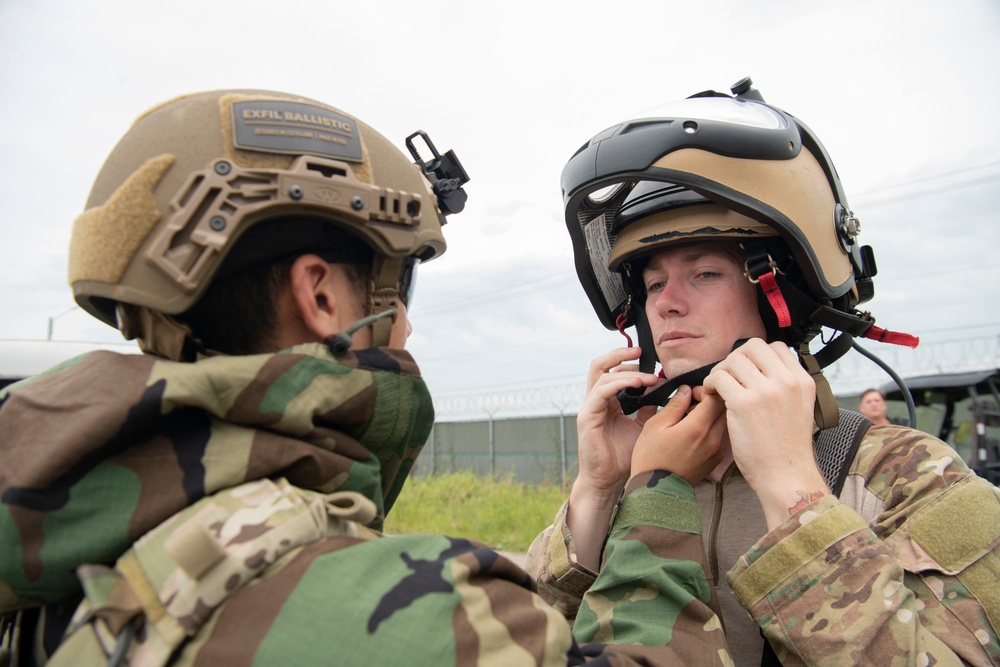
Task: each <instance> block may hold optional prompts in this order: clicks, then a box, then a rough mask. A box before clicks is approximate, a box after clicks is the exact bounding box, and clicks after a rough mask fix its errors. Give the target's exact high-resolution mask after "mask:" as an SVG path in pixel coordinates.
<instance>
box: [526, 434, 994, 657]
mask: <svg viewBox="0 0 1000 667" xmlns="http://www.w3.org/2000/svg"><path fill="white" fill-rule="evenodd" d="M696 492H697V498H698V503H699V505H700V506H701V511H702V522H703V523H704V525H705V526H707V527H708V529H707V531H706V533H705V536H704V545H703V546H704V549H705V550H706V551H708V555H709V558H708V560H709V562H710V570H711V571H712V575H713V576H712V577H711V580H714V581H716V587H717V588H718V589H719V595H720V606H721V609H722V619H723V622H724V624H725V627H726V632H727V636H728V641H729V645H730V649H731V651H732V654H733V659H734V660H735V662H736V664H738V665H754V666H756V665H760V664H761V651H762V648H763V640H762V639H761V636H760V634H761V630H763V634H764V635H765V636H766V637H767V639H768V640H769V641H770V643H771V645H772V646H773V647H774V649H775V653H776V655H777V656H778V658H779V659H780V660H781V662H782V664H786V665H858V664H872V665H879V667H888V666H889V665H947V664H964V663H968V664H974V665H1000V640H998V633H997V630H998V628H1000V583H998V582H1000V549H998V545H1000V492H998V489H996V488H995V487H993V486H992V485H990V484H988V483H986V482H985V481H983V480H982V479H980V478H978V477H976V476H975V475H974V474H973V473H972V472H970V471H969V469H968V468H967V467H966V465H965V463H964V462H963V461H962V460H961V458H960V457H959V456H958V455H957V454H956V453H955V452H954V450H952V449H951V448H950V447H948V446H947V445H946V444H944V443H943V442H941V441H940V440H938V439H936V438H933V437H930V436H928V435H927V434H925V433H922V432H920V431H916V430H914V429H910V428H906V427H902V426H875V427H872V428H870V429H869V431H868V432H867V433H866V434H865V436H864V438H863V440H862V442H861V445H860V447H859V449H858V453H857V455H856V456H855V459H854V461H853V463H852V464H851V467H850V470H849V474H848V477H847V481H846V483H845V485H844V488H843V491H842V492H841V495H840V498H839V500H838V499H837V498H834V497H831V496H827V497H823V498H820V499H819V500H817V501H814V502H812V503H810V504H809V505H807V506H806V507H804V508H802V509H801V510H800V511H798V512H797V513H796V514H794V515H793V516H791V517H790V518H789V519H788V520H787V521H785V522H784V523H783V524H782V525H780V526H778V527H777V528H776V529H775V530H773V531H771V532H767V529H766V523H765V521H764V517H763V511H762V509H761V508H760V505H759V502H758V501H757V500H756V495H755V494H754V493H753V491H752V490H751V489H750V487H749V486H748V485H747V484H746V482H745V480H744V479H743V478H742V477H741V476H740V475H739V471H738V470H737V469H736V468H735V465H734V466H732V467H731V468H730V469H729V471H727V473H726V474H725V475H724V476H723V478H722V480H721V481H720V483H719V484H715V483H713V482H710V481H705V482H702V483H701V484H699V485H698V487H697V488H696ZM765 533H766V534H765ZM671 553H672V554H675V555H676V557H680V558H686V559H693V560H694V559H698V558H699V556H697V555H695V554H692V553H691V545H690V544H689V543H687V542H684V543H678V544H677V545H674V546H672V547H668V548H666V549H665V550H664V552H663V555H664V556H665V557H669V555H670V554H671ZM527 567H528V570H529V571H530V572H532V573H533V574H534V575H535V576H536V577H537V578H538V586H539V589H540V591H541V594H542V596H543V597H545V598H546V599H547V600H549V601H550V602H552V603H553V604H555V605H556V606H557V607H558V608H559V609H560V610H562V611H563V612H564V613H566V614H567V616H568V617H570V618H572V617H573V616H574V614H575V613H576V608H577V604H578V603H579V600H580V596H581V595H582V594H583V593H584V592H585V591H587V590H588V589H589V588H590V586H591V585H592V584H591V582H595V579H596V581H598V582H599V581H600V579H601V577H603V571H602V573H601V576H600V577H598V576H596V575H595V574H594V573H592V572H589V571H588V570H587V569H586V568H584V567H582V566H581V565H579V564H578V563H576V562H575V557H574V553H573V540H572V536H571V535H570V533H569V530H568V527H567V525H566V522H565V508H563V511H561V512H560V514H559V515H558V516H557V518H556V522H555V524H554V525H553V526H552V527H550V528H549V529H547V530H546V531H545V532H544V533H543V534H542V535H540V536H539V538H538V539H536V541H535V543H534V544H533V545H532V548H531V550H530V551H529V558H528V566H527ZM720 568H722V571H723V572H725V571H726V569H728V570H729V571H728V574H727V576H726V578H725V579H721V578H720V577H719V571H720ZM564 582H569V585H567V584H566V583H564ZM595 585H596V584H595ZM730 589H731V590H730ZM730 593H733V594H735V597H734V596H733V595H731V594H730ZM741 605H742V607H741ZM743 608H745V609H747V610H749V611H750V613H751V614H752V618H750V616H748V615H747V614H746V612H745V611H743ZM583 614H584V611H583V608H581V610H580V613H579V614H578V615H576V618H577V623H578V624H579V623H580V622H581V620H582V619H583Z"/></svg>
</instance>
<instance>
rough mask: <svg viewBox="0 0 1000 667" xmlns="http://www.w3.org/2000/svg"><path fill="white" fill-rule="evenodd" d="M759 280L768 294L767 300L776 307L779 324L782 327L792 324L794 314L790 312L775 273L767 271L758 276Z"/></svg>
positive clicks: (772, 306) (775, 311) (775, 312)
mask: <svg viewBox="0 0 1000 667" xmlns="http://www.w3.org/2000/svg"><path fill="white" fill-rule="evenodd" d="M757 281H758V282H759V283H760V286H761V287H762V288H763V290H764V294H765V295H767V301H768V303H770V304H771V308H773V309H774V314H775V315H777V316H778V326H779V327H781V328H782V329H784V328H786V327H790V326H792V314H791V313H789V312H788V304H787V303H785V297H784V296H782V295H781V290H780V289H779V288H778V282H777V281H776V280H775V279H774V274H773V273H771V272H770V271H765V272H764V273H762V274H761V275H760V277H759V278H757Z"/></svg>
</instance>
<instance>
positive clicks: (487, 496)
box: [385, 472, 569, 552]
mask: <svg viewBox="0 0 1000 667" xmlns="http://www.w3.org/2000/svg"><path fill="white" fill-rule="evenodd" d="M568 495H569V493H568V491H564V490H563V489H562V488H560V487H559V485H557V484H555V485H547V484H546V485H534V484H532V485H528V484H521V483H517V482H514V481H512V480H511V479H510V478H505V479H483V478H480V477H476V476H475V475H473V474H472V473H470V472H454V473H448V474H446V475H436V476H434V477H429V478H411V479H409V480H407V482H406V486H404V487H403V491H402V492H401V493H400V494H399V498H398V499H397V500H396V503H395V505H393V507H392V511H391V512H390V513H389V516H388V517H387V518H386V521H385V532H386V533H390V534H396V535H400V534H412V533H438V534H443V535H448V536H451V537H466V538H471V539H476V540H480V541H482V542H485V543H486V544H488V545H489V546H491V547H493V548H494V549H498V550H503V551H518V552H524V551H527V550H528V546H529V545H530V544H531V541H532V540H534V539H535V536H536V535H538V533H540V532H542V530H544V529H545V528H546V527H547V526H548V525H549V524H551V523H552V520H553V519H554V518H555V516H556V512H557V511H558V510H559V507H560V506H561V505H562V504H563V502H564V501H565V500H566V498H567V496H568Z"/></svg>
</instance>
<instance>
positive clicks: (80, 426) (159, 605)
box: [0, 344, 732, 665]
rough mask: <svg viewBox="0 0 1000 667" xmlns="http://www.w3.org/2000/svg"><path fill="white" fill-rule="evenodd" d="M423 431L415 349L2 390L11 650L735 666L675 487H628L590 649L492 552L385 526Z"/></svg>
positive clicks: (427, 415)
mask: <svg viewBox="0 0 1000 667" xmlns="http://www.w3.org/2000/svg"><path fill="white" fill-rule="evenodd" d="M432 422H433V409H432V406H431V402H430V397H429V394H428V392H427V389H426V387H425V385H424V383H423V381H422V380H421V379H420V377H419V375H418V371H417V368H416V366H415V364H414V363H413V361H412V359H411V358H410V356H409V355H408V354H407V353H405V352H402V351H393V350H383V349H377V350H363V351H360V352H356V353H354V352H352V353H348V354H346V355H344V356H342V357H338V358H334V357H332V356H331V355H330V354H329V352H328V351H327V350H326V348H325V347H324V346H322V345H319V344H307V345H301V346H297V347H295V348H292V349H290V350H286V351H283V352H281V353H277V354H264V355H255V356H245V357H226V356H218V357H210V358H204V359H201V360H199V361H197V362H194V363H178V362H171V361H164V360H162V359H159V358H157V357H153V356H147V355H117V354H113V353H110V352H95V353H91V354H89V355H86V356H84V357H80V358H78V359H75V360H72V361H70V362H67V363H65V364H62V365H60V366H59V367H57V368H55V369H53V370H52V371H50V372H48V373H46V374H45V375H43V376H40V377H38V378H34V379H32V380H29V381H25V382H22V383H20V384H18V385H14V386H13V387H10V388H8V389H7V390H5V391H4V392H3V393H2V394H0V498H2V504H0V614H6V615H7V618H8V619H10V618H11V617H12V614H13V612H15V611H18V610H20V611H21V614H20V616H19V625H18V626H17V627H16V630H17V632H19V633H20V635H17V634H16V633H15V632H13V630H11V634H9V635H8V637H7V640H8V643H9V642H10V639H11V638H12V637H15V636H16V637H18V638H19V639H20V642H21V646H22V648H23V647H24V646H33V647H34V652H35V653H36V656H35V657H36V658H37V659H39V661H40V662H45V660H46V658H47V655H48V654H51V652H52V651H53V650H54V649H55V648H56V647H57V646H59V644H60V637H61V633H62V629H63V628H65V627H66V626H67V625H68V627H69V630H68V637H67V638H66V639H65V641H63V643H62V644H61V646H59V650H57V651H56V652H55V653H54V655H52V657H51V659H50V660H49V661H48V662H49V664H50V665H85V664H108V662H109V657H110V659H111V661H112V662H114V660H116V659H117V658H118V657H119V655H120V656H122V657H124V658H127V659H128V661H130V663H131V664H135V665H157V664H168V663H169V664H174V665H250V664H293V665H310V664H320V663H323V664H327V663H336V664H365V665H371V664H388V665H396V664H413V665H439V664H456V665H480V664H496V665H514V664H532V665H541V664H553V665H554V664H559V665H565V664H581V663H584V662H593V663H594V664H608V665H626V664H637V663H641V664H645V665H654V664H655V665H660V664H686V665H687V664H723V665H724V664H732V663H731V661H730V660H729V658H728V653H727V651H726V644H725V638H724V636H723V633H722V631H721V626H720V623H719V620H718V616H717V615H716V613H715V612H714V611H713V609H714V600H713V592H712V589H711V587H710V586H709V585H708V583H707V579H706V569H705V568H706V564H705V563H704V560H703V558H702V556H703V554H701V550H700V547H698V545H697V543H698V541H699V538H698V523H699V521H698V514H697V507H696V506H695V504H694V503H693V502H692V496H691V489H690V487H689V486H688V485H686V483H684V482H683V481H682V480H679V479H678V478H676V477H673V476H669V475H663V474H650V475H646V476H644V477H643V478H637V479H636V480H633V483H632V487H631V488H630V493H629V494H628V495H627V496H626V497H625V500H624V502H623V504H622V511H621V512H620V513H619V517H618V519H617V520H616V523H615V531H614V533H613V535H612V537H611V539H610V540H609V543H608V549H607V551H608V554H609V556H608V562H607V566H606V567H605V571H604V572H603V573H602V575H601V576H600V577H598V578H597V580H596V582H594V581H590V582H588V586H590V588H591V590H590V591H589V592H588V593H587V594H586V595H585V596H584V600H583V605H582V607H581V612H580V618H581V621H580V622H579V623H578V625H577V636H578V637H579V638H581V639H583V640H584V641H586V642H590V643H588V644H579V643H577V641H575V640H574V637H573V635H572V634H571V630H570V626H569V625H568V624H567V623H566V621H565V619H564V617H563V616H562V615H561V614H560V613H559V612H558V611H557V610H556V609H554V608H553V607H551V606H549V605H548V604H546V603H545V602H544V601H543V600H542V598H541V597H539V596H538V594H537V593H536V592H535V589H534V585H533V582H532V580H531V578H530V577H529V576H528V575H527V574H526V573H525V572H524V571H523V570H521V569H520V568H518V567H517V566H516V565H514V564H513V563H512V562H510V561H509V560H507V559H505V558H503V557H501V556H499V555H498V554H497V553H496V552H494V551H492V550H491V549H489V548H487V547H486V546H484V545H482V544H480V543H477V542H473V541H469V540H462V539H454V538H449V537H445V536H438V535H405V536H394V537H384V536H382V535H381V534H380V533H379V532H378V530H379V529H380V528H381V525H382V521H383V519H384V516H385V514H386V513H387V512H388V511H389V509H390V508H391V507H392V505H393V503H394V501H395V500H396V498H397V496H398V494H399V491H400V489H401V487H402V484H403V482H404V481H405V479H406V477H407V474H408V472H409V471H410V469H411V467H412V464H413V461H414V459H415V457H416V455H417V453H418V452H419V450H420V448H421V446H422V444H423V443H424V441H425V440H426V438H427V435H428V433H429V429H430V427H431V425H432ZM663 517H668V519H667V520H664V519H663ZM637 538H638V539H637ZM677 545H681V551H682V552H683V554H686V555H683V556H678V546H677ZM668 547H669V548H668ZM667 551H670V552H671V553H670V554H669V555H668V554H667ZM81 582H82V586H81ZM590 584H592V585H590ZM581 594H582V591H581ZM81 599H82V603H80V604H79V606H77V604H78V603H79V602H80V601H81ZM39 609H41V612H40V613H39V612H38V610H39ZM74 610H75V613H74ZM70 614H72V615H73V617H72V621H70V618H69V616H70ZM584 619H585V620H584ZM12 628H13V626H8V629H9V630H10V629H12ZM33 634H34V637H32V635H33Z"/></svg>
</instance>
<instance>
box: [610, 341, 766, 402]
mask: <svg viewBox="0 0 1000 667" xmlns="http://www.w3.org/2000/svg"><path fill="white" fill-rule="evenodd" d="M645 328H646V329H649V327H645ZM745 342H747V339H746V338H741V339H740V340H738V341H736V343H735V344H734V345H733V349H734V350H735V349H736V348H738V347H739V346H740V345H742V344H743V343H745ZM643 354H644V355H645V348H643ZM720 361H721V359H720ZM717 363H719V362H718V361H715V362H712V363H710V364H706V365H704V366H702V367H701V368H695V369H694V370H691V371H688V372H686V373H681V374H680V375H677V376H675V377H672V378H670V379H669V380H667V381H666V382H665V383H664V384H661V385H660V386H659V387H656V388H655V389H653V390H652V391H650V392H649V393H645V394H644V393H643V392H644V391H645V389H644V388H642V387H628V388H626V389H622V390H621V391H620V392H618V402H619V403H621V406H622V412H624V413H625V414H627V415H630V414H632V413H633V412H635V411H636V410H638V409H639V408H644V407H646V406H649V405H655V406H656V407H658V408H662V407H663V406H664V405H666V404H667V401H669V400H670V397H671V396H673V393H674V392H675V391H677V388H678V387H680V386H681V385H682V384H686V385H688V386H689V387H700V386H701V385H702V384H703V383H704V382H705V378H707V377H708V374H709V373H711V372H712V369H713V368H715V365H716V364H717ZM639 369H640V370H643V371H644V372H646V373H650V372H652V369H650V370H645V369H643V368H642V366H641V365H640V367H639Z"/></svg>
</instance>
